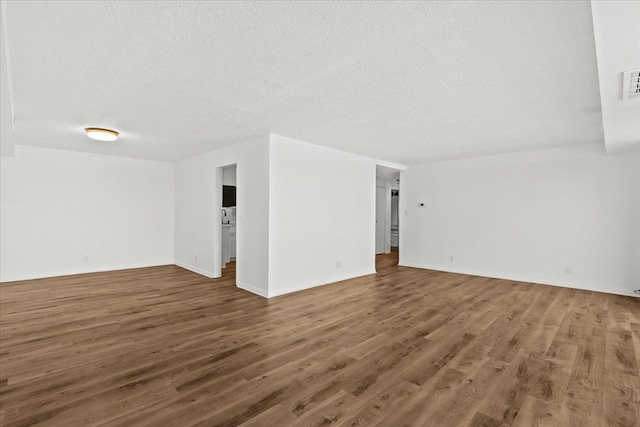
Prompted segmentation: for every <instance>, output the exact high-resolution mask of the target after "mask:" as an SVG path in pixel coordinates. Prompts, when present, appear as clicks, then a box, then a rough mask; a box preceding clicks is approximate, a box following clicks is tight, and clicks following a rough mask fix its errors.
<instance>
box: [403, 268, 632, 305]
mask: <svg viewBox="0 0 640 427" xmlns="http://www.w3.org/2000/svg"><path fill="white" fill-rule="evenodd" d="M399 265H401V266H402V267H412V268H421V269H425V270H435V271H443V272H445V273H456V274H468V275H471V276H479V277H489V278H492V279H502V280H513V281H515V282H525V283H535V284H539V285H545V286H558V287H561V288H570V289H580V290H582V291H592V292H602V293H605V294H613V295H623V296H631V297H636V298H639V297H640V295H636V294H634V293H633V290H629V289H621V288H608V287H604V286H587V285H577V284H575V283H569V282H561V281H558V282H553V283H551V282H547V281H544V280H542V281H541V280H538V279H535V278H531V277H523V276H509V277H507V276H505V275H502V274H487V273H485V272H479V271H473V270H464V269H451V268H443V267H440V266H432V265H425V264H422V265H418V264H411V263H401V264H399Z"/></svg>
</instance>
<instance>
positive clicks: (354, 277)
mask: <svg viewBox="0 0 640 427" xmlns="http://www.w3.org/2000/svg"><path fill="white" fill-rule="evenodd" d="M376 273H377V272H376V271H375V270H372V271H371V272H369V273H363V274H362V273H358V274H355V275H353V276H347V277H344V278H340V279H337V280H334V281H333V282H329V283H317V284H315V285H308V286H305V287H304V288H300V289H295V290H291V291H287V292H281V293H276V294H269V297H268V298H274V297H279V296H282V295H288V294H292V293H295V292H301V291H306V290H307V289H313V288H317V287H319V286H326V285H333V284H334V283H339V282H344V281H345V280H351V279H357V278H359V277H364V276H370V275H372V274H376Z"/></svg>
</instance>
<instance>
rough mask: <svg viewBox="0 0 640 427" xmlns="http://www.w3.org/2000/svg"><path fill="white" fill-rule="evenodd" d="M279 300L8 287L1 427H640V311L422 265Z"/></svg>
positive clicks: (183, 279)
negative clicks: (300, 426)
mask: <svg viewBox="0 0 640 427" xmlns="http://www.w3.org/2000/svg"><path fill="white" fill-rule="evenodd" d="M397 262H398V256H397V252H394V253H392V254H390V255H382V256H379V257H377V269H378V272H377V273H376V274H374V275H369V276H364V277H360V278H356V279H352V280H348V281H344V282H339V283H334V284H331V285H327V286H322V287H317V288H313V289H309V290H306V291H303V292H297V293H294V294H291V295H286V296H282V297H278V298H274V299H270V300H266V299H263V298H261V297H258V296H256V295H253V294H251V293H248V292H246V291H243V290H241V289H238V288H237V287H236V286H235V284H234V283H235V277H234V274H235V270H234V265H233V264H230V265H228V266H227V268H225V269H224V275H223V277H222V278H221V279H215V280H213V279H207V278H204V277H202V276H199V275H197V274H195V273H192V272H189V271H187V270H184V269H182V268H180V267H177V266H162V267H153V268H143V269H133V270H123V271H117V272H107V273H92V274H84V275H75V276H66V277H58V278H50V279H39V280H31V281H23V282H11V283H2V284H1V285H0V426H16V427H17V426H31V425H43V426H65V427H68V426H72V427H73V426H99V425H100V426H173V425H175V426H181V427H182V426H191V425H206V426H211V425H225V426H234V425H244V426H262V425H274V426H280V425H287V426H298V425H326V424H334V425H340V426H353V427H355V426H374V425H380V426H389V425H394V426H403V425H406V426H414V425H415V426H421V425H434V426H454V425H455V426H457V425H462V426H464V425H469V426H494V425H498V426H507V425H517V426H525V425H549V426H553V425H563V426H564V425H568V426H572V425H575V426H601V425H620V426H633V425H637V424H638V422H639V421H638V419H639V417H640V413H639V411H638V407H639V399H640V397H639V395H638V390H640V384H639V382H638V381H639V379H640V376H639V374H640V372H638V370H639V369H640V361H639V360H638V358H639V357H640V300H639V299H637V298H632V297H623V296H616V295H607V294H600V293H597V292H589V291H580V290H575V289H566V288H557V287H550V286H543V285H535V284H531V283H520V282H513V281H509V280H499V279H491V278H483V277H475V276H470V275H464V274H452V273H444V272H439V271H432V270H420V269H415V268H409V267H401V266H398V265H397Z"/></svg>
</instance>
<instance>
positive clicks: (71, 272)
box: [0, 261, 173, 283]
mask: <svg viewBox="0 0 640 427" xmlns="http://www.w3.org/2000/svg"><path fill="white" fill-rule="evenodd" d="M163 265H173V261H167V262H161V263H151V264H130V265H118V266H110V267H98V268H91V269H89V268H86V269H85V268H77V269H71V270H63V271H55V272H51V273H36V274H18V275H15V276H8V277H2V280H0V283H9V282H22V281H25V280H37V279H50V278H52V277H64V276H76V275H78V274H91V273H105V272H108V271H120V270H132V269H135V268H149V267H160V266H163Z"/></svg>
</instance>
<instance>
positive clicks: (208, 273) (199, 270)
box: [174, 261, 213, 279]
mask: <svg viewBox="0 0 640 427" xmlns="http://www.w3.org/2000/svg"><path fill="white" fill-rule="evenodd" d="M174 264H175V265H177V266H178V267H182V268H184V269H185V270H189V271H193V272H194V273H198V274H201V275H203V276H205V277H208V278H209V279H213V272H211V271H208V270H205V269H204V268H200V267H195V266H193V265H190V264H187V263H184V262H180V261H175V262H174Z"/></svg>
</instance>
